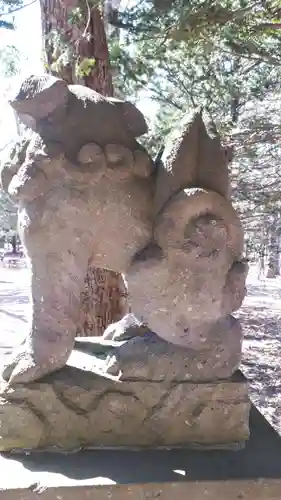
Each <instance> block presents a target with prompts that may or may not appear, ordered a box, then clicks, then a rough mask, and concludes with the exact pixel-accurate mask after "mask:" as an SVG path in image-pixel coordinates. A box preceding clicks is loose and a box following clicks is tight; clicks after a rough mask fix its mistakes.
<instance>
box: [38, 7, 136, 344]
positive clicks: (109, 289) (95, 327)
mask: <svg viewBox="0 0 281 500" xmlns="http://www.w3.org/2000/svg"><path fill="white" fill-rule="evenodd" d="M40 3H41V12H42V26H43V36H44V43H45V57H46V67H47V68H48V71H49V72H51V73H52V74H55V75H56V76H60V77H61V78H63V79H64V80H66V81H67V82H68V83H80V84H82V85H85V86H87V87H90V88H91V89H93V90H96V91H97V92H99V93H100V94H103V95H106V96H112V95H113V85H112V77H111V72H110V64H109V54H108V46H107V40H106V34H105V29H104V23H103V19H102V14H101V12H100V10H99V8H98V7H97V6H96V7H90V6H89V4H88V3H87V4H86V3H83V4H80V2H79V0H40ZM85 6H87V9H85ZM83 61H88V62H89V63H91V65H90V66H89V65H88V68H87V70H84V72H83V71H82V70H81V68H83V65H82V64H81V63H82V62H83ZM89 68H90V69H89ZM127 311H128V300H127V288H126V284H125V282H124V279H123V276H122V275H120V274H117V273H114V272H112V271H108V270H105V269H97V268H95V267H94V266H93V265H92V264H91V262H90V261H89V266H88V271H87V275H86V277H85V286H84V291H83V292H82V294H81V315H80V321H79V325H78V328H77V335H79V336H89V335H90V336H91V335H102V334H103V332H104V330H105V328H106V327H107V326H108V325H109V324H110V323H113V322H114V321H118V320H119V319H120V318H121V317H122V316H123V315H124V314H126V312H127Z"/></svg>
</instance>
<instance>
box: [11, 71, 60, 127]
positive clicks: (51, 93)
mask: <svg viewBox="0 0 281 500" xmlns="http://www.w3.org/2000/svg"><path fill="white" fill-rule="evenodd" d="M68 96H69V89H68V86H67V83H66V82H65V81H64V80H61V79H59V78H55V77H54V76H51V75H43V76H35V75H31V76H29V77H28V78H26V79H25V80H24V81H23V82H22V83H21V85H20V88H19V89H18V90H17V91H16V92H15V96H14V97H13V98H12V99H11V100H10V101H9V102H10V105H11V106H12V108H13V109H14V110H15V111H16V112H17V113H18V115H19V116H21V115H30V116H31V117H32V118H33V119H35V120H40V119H42V118H45V117H47V116H48V115H49V114H50V113H52V112H53V111H54V110H55V109H56V108H57V107H58V106H61V105H63V104H65V103H66V102H67V99H68Z"/></svg>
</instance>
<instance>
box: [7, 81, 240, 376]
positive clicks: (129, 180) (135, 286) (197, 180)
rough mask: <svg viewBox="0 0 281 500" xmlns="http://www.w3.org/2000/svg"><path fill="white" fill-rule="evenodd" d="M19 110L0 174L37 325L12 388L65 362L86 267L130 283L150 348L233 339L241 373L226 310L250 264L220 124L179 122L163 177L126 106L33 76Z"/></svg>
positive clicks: (233, 358)
mask: <svg viewBox="0 0 281 500" xmlns="http://www.w3.org/2000/svg"><path fill="white" fill-rule="evenodd" d="M11 105H12V106H13V108H14V109H15V110H16V112H17V113H18V115H19V117H20V119H21V120H22V121H23V122H24V123H26V124H28V126H29V127H30V128H31V129H32V130H33V134H32V135H31V138H30V140H29V141H28V143H24V145H22V146H21V147H20V148H19V151H18V153H17V155H15V156H16V157H15V159H14V162H13V163H12V164H11V163H8V164H6V165H4V166H3V168H2V185H3V187H4V189H5V190H6V191H7V192H9V194H10V195H11V196H13V197H14V199H16V200H17V202H18V204H19V216H18V220H19V231H20V235H21V238H22V241H23V244H24V246H25V248H26V252H27V255H28V257H29V260H30V268H31V274H32V279H31V295H32V320H31V324H30V329H29V334H28V336H27V339H26V342H25V344H24V345H23V346H21V348H20V351H18V352H17V353H14V356H13V359H12V360H10V361H9V362H8V363H7V365H6V366H5V368H4V372H3V376H4V378H5V379H6V380H8V381H9V383H10V384H15V383H26V382H30V381H32V380H36V379H38V378H41V377H42V376H44V375H46V374H48V373H50V372H53V371H56V370H58V369H59V368H62V367H63V366H64V365H65V363H66V362H67V359H68V357H69V355H70V353H71V351H72V348H73V345H74V341H75V333H76V327H77V322H78V312H79V305H80V304H79V298H80V292H81V289H82V285H83V282H84V276H85V274H86V269H87V264H88V261H89V259H91V260H92V262H93V263H94V265H96V266H97V267H103V268H108V269H112V270H114V271H117V272H121V273H125V274H126V277H127V281H128V285H129V293H130V296H131V303H132V309H133V311H134V313H135V314H136V316H137V317H139V318H140V319H141V320H142V321H143V322H144V323H145V324H147V325H149V328H150V329H151V330H152V331H153V332H155V335H154V337H153V339H154V340H153V342H155V338H156V339H157V338H159V342H160V341H161V343H162V344H161V346H163V345H165V342H167V341H168V342H169V343H170V344H176V345H180V346H182V347H183V348H188V349H191V350H194V352H196V350H198V349H201V350H202V349H203V350H204V349H205V350H206V351H208V350H209V351H210V350H212V347H213V346H214V345H216V346H218V345H219V343H220V342H224V341H225V339H224V334H225V333H226V332H230V331H231V332H233V335H234V336H235V340H231V335H225V338H227V339H228V341H229V350H228V351H227V349H226V351H225V352H227V355H225V354H224V355H223V356H222V361H221V363H228V364H229V366H230V368H229V370H228V373H230V374H231V373H233V372H234V371H235V369H236V368H237V365H238V363H239V360H240V354H241V341H242V333H241V328H240V327H239V325H236V322H235V320H234V318H232V317H231V316H230V313H231V312H232V311H234V310H236V309H237V308H238V307H240V305H241V303H242V300H243V298H244V295H245V279H246V274H247V266H246V264H245V263H244V261H243V258H242V252H243V230H242V227H241V224H240V221H239V218H238V216H237V214H236V212H235V211H234V209H233V208H232V206H231V202H230V200H229V197H228V191H229V186H228V171H227V159H226V156H225V154H224V151H223V148H222V147H221V144H220V140H219V137H218V135H217V133H216V131H215V130H214V127H213V126H212V124H210V123H207V124H206V123H205V122H204V120H203V118H202V113H201V112H200V111H197V112H196V113H195V114H193V115H192V116H188V117H185V120H184V121H183V123H181V124H180V127H179V128H176V129H175V131H174V132H173V135H172V137H171V138H170V139H169V140H168V141H167V143H166V146H165V149H164V153H163V156H162V162H160V165H158V167H157V168H156V167H155V166H154V164H153V162H152V160H151V158H150V156H149V154H148V153H147V152H146V151H145V149H144V148H143V147H142V146H141V145H140V144H139V143H138V142H137V140H136V138H137V137H138V136H139V135H141V134H143V133H145V132H146V130H147V129H146V124H145V121H144V118H143V116H142V115H141V113H140V112H139V111H138V110H137V109H136V108H135V107H134V106H133V105H132V104H130V103H126V102H122V101H119V100H117V99H109V98H103V97H102V96H99V94H97V93H96V92H94V91H91V90H89V89H86V88H84V87H82V86H79V85H67V84H66V83H65V82H63V81H62V80H58V79H55V78H53V77H50V76H48V75H45V76H44V77H30V78H29V79H26V80H25V81H24V82H23V84H22V86H21V88H20V90H19V92H18V93H17V95H16V96H15V98H14V99H13V101H12V102H11ZM136 335H137V334H136ZM160 337H162V339H160ZM233 338H234V337H233ZM163 340H164V344H163ZM130 341H131V340H129V341H128V342H130ZM130 346H132V347H130ZM233 346H235V347H233ZM130 348H132V349H134V347H133V344H129V349H130ZM161 349H162V347H161ZM123 352H125V351H124V349H123ZM229 353H230V354H229ZM177 355H178V354H177ZM223 360H224V361H223ZM120 363H121V364H120ZM119 369H120V370H121V372H122V356H121V362H120V360H119V361H118V370H119ZM196 369H197V371H198V367H197V368H196ZM218 370H219V368H218ZM224 373H225V372H224ZM196 376H197V377H198V375H196ZM191 377H192V374H191ZM199 378H200V377H199ZM205 378H206V377H205Z"/></svg>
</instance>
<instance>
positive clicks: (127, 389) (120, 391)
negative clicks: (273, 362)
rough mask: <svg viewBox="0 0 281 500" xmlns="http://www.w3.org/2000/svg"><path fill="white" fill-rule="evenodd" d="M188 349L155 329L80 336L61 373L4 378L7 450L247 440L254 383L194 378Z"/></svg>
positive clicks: (2, 427) (0, 434)
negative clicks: (109, 337)
mask: <svg viewBox="0 0 281 500" xmlns="http://www.w3.org/2000/svg"><path fill="white" fill-rule="evenodd" d="M114 346H115V347H114ZM181 350H182V349H179V348H177V346H172V344H169V343H166V342H165V341H163V340H161V339H157V337H156V336H155V335H154V336H153V334H152V336H149V337H147V336H146V335H144V336H143V337H137V338H134V339H132V340H131V341H123V342H122V341H119V342H116V341H111V342H110V341H106V340H104V343H103V342H102V341H101V340H100V337H97V338H96V339H95V340H92V342H91V341H90V340H89V339H84V342H83V341H82V339H81V338H80V341H79V345H78V348H77V350H74V351H73V353H72V355H71V357H70V360H69V363H68V366H66V367H64V368H63V369H62V370H61V371H59V372H57V373H55V374H52V375H48V376H47V377H46V378H45V379H42V380H41V381H39V382H33V383H32V384H26V385H17V386H16V387H15V388H11V387H10V388H9V387H7V384H5V383H2V385H1V393H0V398H1V399H0V403H1V404H0V449H1V450H11V449H17V448H19V449H36V448H39V449H42V448H43V449H52V448H58V449H66V450H70V449H77V448H79V447H86V448H87V447H109V448H115V447H140V448H142V447H156V448H157V447H173V446H180V447H182V446H195V447H196V446H199V447H201V446H202V447H204V446H206V447H212V448H216V447H222V448H231V447H237V446H241V445H242V444H243V442H244V441H245V440H246V439H247V438H248V433H249V429H248V416H249V409H250V403H249V400H248V396H247V383H246V382H245V380H244V379H243V377H242V376H241V375H239V374H236V375H234V376H233V377H232V378H230V379H228V380H221V381H217V382H211V381H210V382H201V383H200V382H198V383H196V382H189V380H188V378H189V374H188V364H189V362H190V363H191V364H192V362H193V361H192V353H191V352H188V351H187V352H186V353H184V356H182V357H181V356H180V353H181ZM81 351H82V352H81ZM203 357H204V356H202V358H203ZM113 372H114V373H115V374H116V372H117V376H116V375H113ZM198 373H199V371H198Z"/></svg>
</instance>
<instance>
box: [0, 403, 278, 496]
mask: <svg viewBox="0 0 281 500" xmlns="http://www.w3.org/2000/svg"><path fill="white" fill-rule="evenodd" d="M0 471H1V474H0V500H39V499H40V500H53V499H54V498H57V499H60V500H76V499H77V498H79V499H80V500H91V499H92V498H94V499H95V500H108V499H109V498H110V499H112V500H140V499H154V498H157V499H159V500H171V499H173V500H182V499H186V500H238V499H240V500H265V499H266V500H279V499H280V496H281V440H280V436H279V435H278V434H277V433H276V432H275V431H274V430H273V429H272V428H271V427H270V425H269V424H268V423H267V422H266V421H265V420H264V419H263V417H262V416H261V415H260V414H259V413H258V412H257V411H256V410H255V409H254V410H253V411H252V412H251V438H250V440H249V442H248V443H247V445H246V447H245V448H244V449H243V450H239V451H236V452H235V453H233V452H229V451H221V450H220V451H198V450H170V451H164V450H161V451H160V450H154V451H151V450H150V451H149V450H144V451H138V452H133V451H120V450H119V451H116V450H115V451H109V450H99V451H82V452H79V453H77V454H74V455H73V454H70V455H61V454H57V453H33V454H21V455H19V454H17V455H15V454H8V453H6V454H0Z"/></svg>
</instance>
